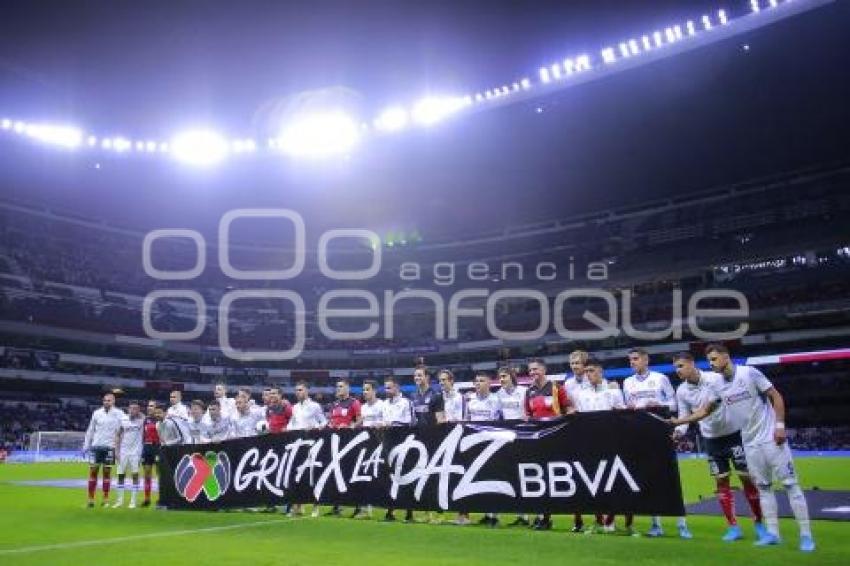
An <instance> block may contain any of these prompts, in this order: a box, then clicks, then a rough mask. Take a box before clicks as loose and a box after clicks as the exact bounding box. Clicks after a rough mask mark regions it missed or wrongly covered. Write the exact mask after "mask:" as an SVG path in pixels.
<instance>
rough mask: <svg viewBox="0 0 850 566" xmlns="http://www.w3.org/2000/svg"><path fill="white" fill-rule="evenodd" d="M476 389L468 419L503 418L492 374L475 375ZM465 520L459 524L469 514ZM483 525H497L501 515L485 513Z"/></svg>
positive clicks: (468, 404) (467, 519)
mask: <svg viewBox="0 0 850 566" xmlns="http://www.w3.org/2000/svg"><path fill="white" fill-rule="evenodd" d="M474 383H475V391H474V392H473V393H472V394H470V395H469V397H468V398H467V401H466V419H465V420H468V421H471V422H481V421H500V420H502V407H501V404H500V403H499V396H498V395H496V394H495V393H493V392H492V391H490V385H491V383H492V381H491V379H490V376H489V375H487V374H486V373H478V374H477V375H476V376H475V380H474ZM465 519H466V520H465V521H464V522H461V517H458V524H468V523H469V514H465ZM478 523H479V524H481V525H487V526H489V527H496V526H498V525H499V517H498V515H496V514H495V513H485V514H484V517H482V518H481V520H480V521H478Z"/></svg>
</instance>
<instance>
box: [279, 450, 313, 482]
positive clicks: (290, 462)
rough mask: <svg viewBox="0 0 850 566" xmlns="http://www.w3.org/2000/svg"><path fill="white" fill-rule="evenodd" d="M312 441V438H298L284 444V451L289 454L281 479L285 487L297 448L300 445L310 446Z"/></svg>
mask: <svg viewBox="0 0 850 566" xmlns="http://www.w3.org/2000/svg"><path fill="white" fill-rule="evenodd" d="M313 442H314V441H312V440H304V439H301V438H299V439H298V440H296V441H295V442H291V443H289V444H287V445H286V449H285V450H286V453H287V454H289V458H288V459H287V461H286V473H285V475H284V479H283V487H285V488H288V487H289V478H291V477H292V476H291V473H292V464H293V463H294V462H295V456H296V454H298V449H299V448H301V447H302V446H312V445H313ZM295 481H298V480H295Z"/></svg>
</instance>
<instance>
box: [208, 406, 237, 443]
mask: <svg viewBox="0 0 850 566" xmlns="http://www.w3.org/2000/svg"><path fill="white" fill-rule="evenodd" d="M219 403H220V401H218V400H217V399H213V400H212V401H210V404H209V406H208V407H207V415H206V417H204V418H205V419H206V420H205V421H204V425H205V428H204V431H203V436H202V439H201V440H202V442H221V441H222V440H227V439H228V438H230V436H231V435H232V433H233V420H232V419H231V418H230V417H225V416H224V415H222V413H221V405H220V404H219ZM235 403H236V401H235V400H234V405H233V408H234V411H235V410H236V405H235Z"/></svg>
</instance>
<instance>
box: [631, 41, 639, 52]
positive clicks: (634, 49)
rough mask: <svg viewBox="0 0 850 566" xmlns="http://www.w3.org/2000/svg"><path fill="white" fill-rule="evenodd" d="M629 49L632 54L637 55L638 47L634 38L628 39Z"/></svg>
mask: <svg viewBox="0 0 850 566" xmlns="http://www.w3.org/2000/svg"><path fill="white" fill-rule="evenodd" d="M629 51H631V52H632V55H638V54H639V53H640V48H639V47H638V42H637V40H636V39H630V40H629Z"/></svg>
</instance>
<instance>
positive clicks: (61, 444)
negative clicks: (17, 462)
mask: <svg viewBox="0 0 850 566" xmlns="http://www.w3.org/2000/svg"><path fill="white" fill-rule="evenodd" d="M85 439H86V433H85V432H80V431H69V430H63V431H42V430H39V431H35V432H33V433H31V434H30V439H29V452H30V456H31V459H32V461H33V462H50V461H53V462H56V461H81V460H83V459H84V456H83V454H82V450H83V442H85Z"/></svg>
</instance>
